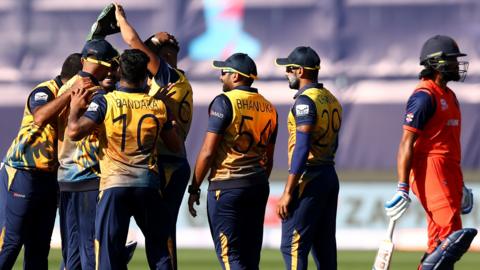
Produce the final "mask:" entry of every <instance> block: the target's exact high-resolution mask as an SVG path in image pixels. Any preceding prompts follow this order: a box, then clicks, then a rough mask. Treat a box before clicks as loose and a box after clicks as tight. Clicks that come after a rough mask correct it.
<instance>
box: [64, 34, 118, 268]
mask: <svg viewBox="0 0 480 270" xmlns="http://www.w3.org/2000/svg"><path fill="white" fill-rule="evenodd" d="M117 57H118V52H117V51H116V50H115V49H114V48H113V47H112V45H110V43H108V42H107V41H105V40H90V41H88V42H87V43H86V44H85V46H84V48H83V50H82V63H83V68H82V70H81V71H80V72H79V73H78V74H77V75H76V76H74V77H73V78H72V79H71V80H69V81H68V82H67V83H66V84H65V85H64V86H63V87H62V88H61V89H60V93H63V92H65V91H71V90H72V89H73V90H75V89H77V88H73V87H72V85H73V84H74V83H75V82H76V81H77V80H82V79H83V78H86V79H87V80H88V81H89V82H90V85H88V87H84V88H88V89H90V90H89V91H90V92H91V93H92V94H99V95H100V94H104V93H106V92H105V90H104V89H103V88H102V87H101V86H100V81H102V80H104V79H105V78H106V77H107V75H108V74H109V73H110V68H111V65H112V62H114V59H115V58H117ZM68 112H69V110H68V109H66V110H64V111H63V112H62V113H61V114H60V115H59V117H58V129H59V136H58V145H59V151H58V159H59V162H60V167H59V169H58V184H59V187H60V207H59V213H60V232H61V237H62V256H63V261H64V264H65V268H66V269H84V270H85V269H95V255H94V245H93V243H94V237H95V209H96V205H97V198H98V187H99V174H100V168H99V164H98V143H99V142H98V133H97V132H94V133H92V134H90V135H89V136H87V137H86V138H84V139H83V140H81V141H78V142H73V141H71V140H70V138H69V137H68V136H66V133H65V132H66V127H67V119H68Z"/></svg>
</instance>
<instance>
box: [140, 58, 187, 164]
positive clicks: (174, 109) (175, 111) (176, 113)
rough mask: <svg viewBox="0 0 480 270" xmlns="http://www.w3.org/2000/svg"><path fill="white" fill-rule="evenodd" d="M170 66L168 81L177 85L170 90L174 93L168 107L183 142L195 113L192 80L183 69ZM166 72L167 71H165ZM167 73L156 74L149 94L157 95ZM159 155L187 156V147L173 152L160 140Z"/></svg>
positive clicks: (168, 100) (167, 102)
mask: <svg viewBox="0 0 480 270" xmlns="http://www.w3.org/2000/svg"><path fill="white" fill-rule="evenodd" d="M167 68H168V70H169V71H168V72H169V73H168V74H167V75H168V81H169V82H171V83H174V84H175V85H174V86H173V87H172V89H170V90H169V92H168V94H172V96H170V98H169V99H167V100H166V101H165V103H166V105H167V107H168V108H169V110H170V112H171V113H172V115H173V116H172V117H173V118H174V120H175V124H176V127H177V133H178V135H179V136H180V137H181V138H182V140H183V142H185V140H186V139H187V135H188V132H189V131H190V125H191V123H192V114H193V91H192V86H191V85H190V82H189V81H188V79H187V77H186V76H185V74H183V72H182V71H180V70H177V69H174V68H171V67H167ZM163 73H165V72H163ZM167 75H165V74H162V73H161V72H160V70H159V72H158V73H157V75H155V77H154V80H152V85H151V86H150V91H149V95H151V96H155V94H156V93H157V92H158V91H159V90H160V89H161V88H163V87H164V85H165V83H164V82H163V81H164V80H165V79H164V78H165V77H167ZM159 143H160V144H159V151H158V154H159V155H163V156H175V157H180V158H186V157H187V154H186V151H185V149H183V150H182V151H180V152H179V153H173V152H172V151H170V150H168V149H167V148H166V147H165V144H164V143H163V142H162V141H161V139H160V140H159Z"/></svg>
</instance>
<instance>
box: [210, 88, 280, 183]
mask: <svg viewBox="0 0 480 270" xmlns="http://www.w3.org/2000/svg"><path fill="white" fill-rule="evenodd" d="M207 131H208V132H213V133H217V134H221V135H223V139H222V141H221V142H220V145H219V147H218V149H217V151H216V154H215V159H214V160H213V163H212V168H211V170H210V177H209V179H210V181H211V182H210V187H212V185H213V186H217V185H219V183H220V182H225V183H224V184H225V185H228V184H227V183H226V182H227V181H225V180H229V181H230V180H237V179H238V180H247V181H243V182H241V181H236V182H237V183H238V184H235V187H239V186H238V185H241V186H243V185H245V184H247V185H248V179H255V178H261V179H264V180H266V174H265V168H266V167H265V166H266V164H267V162H268V160H267V154H266V147H267V145H268V144H271V143H275V140H276V136H277V112H276V109H275V107H274V106H273V105H272V104H271V103H270V102H269V101H268V100H266V99H265V98H264V97H263V96H262V95H260V94H258V92H257V89H255V88H251V87H248V86H239V87H237V88H236V89H233V90H231V91H228V92H226V93H224V94H222V95H219V96H217V97H216V98H215V99H214V100H213V101H212V103H211V104H210V108H209V121H208V129H207ZM214 182H217V183H214ZM232 183H233V182H232ZM228 186H231V185H228ZM231 187H233V186H231Z"/></svg>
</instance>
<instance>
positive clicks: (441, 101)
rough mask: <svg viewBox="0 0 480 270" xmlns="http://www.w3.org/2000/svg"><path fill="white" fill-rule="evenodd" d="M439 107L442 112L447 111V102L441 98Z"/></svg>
mask: <svg viewBox="0 0 480 270" xmlns="http://www.w3.org/2000/svg"><path fill="white" fill-rule="evenodd" d="M440 106H441V107H442V111H445V110H446V109H448V104H447V101H446V100H445V99H443V98H442V99H440Z"/></svg>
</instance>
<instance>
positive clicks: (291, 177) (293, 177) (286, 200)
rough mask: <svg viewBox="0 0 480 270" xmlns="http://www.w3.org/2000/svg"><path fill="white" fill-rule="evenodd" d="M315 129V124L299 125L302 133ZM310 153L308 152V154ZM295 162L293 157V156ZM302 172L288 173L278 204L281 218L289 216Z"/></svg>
mask: <svg viewBox="0 0 480 270" xmlns="http://www.w3.org/2000/svg"><path fill="white" fill-rule="evenodd" d="M312 131H313V125H301V126H297V132H302V133H311V132H312ZM307 155H308V154H307ZM292 163H293V157H292ZM300 176H302V174H300V173H298V174H294V173H290V174H288V180H287V184H285V189H284V190H283V194H282V197H280V200H279V202H278V205H277V214H278V216H279V217H280V218H281V219H286V218H287V217H288V205H289V204H290V202H291V200H292V193H293V190H294V189H295V187H296V186H297V185H298V180H299V179H300Z"/></svg>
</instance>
